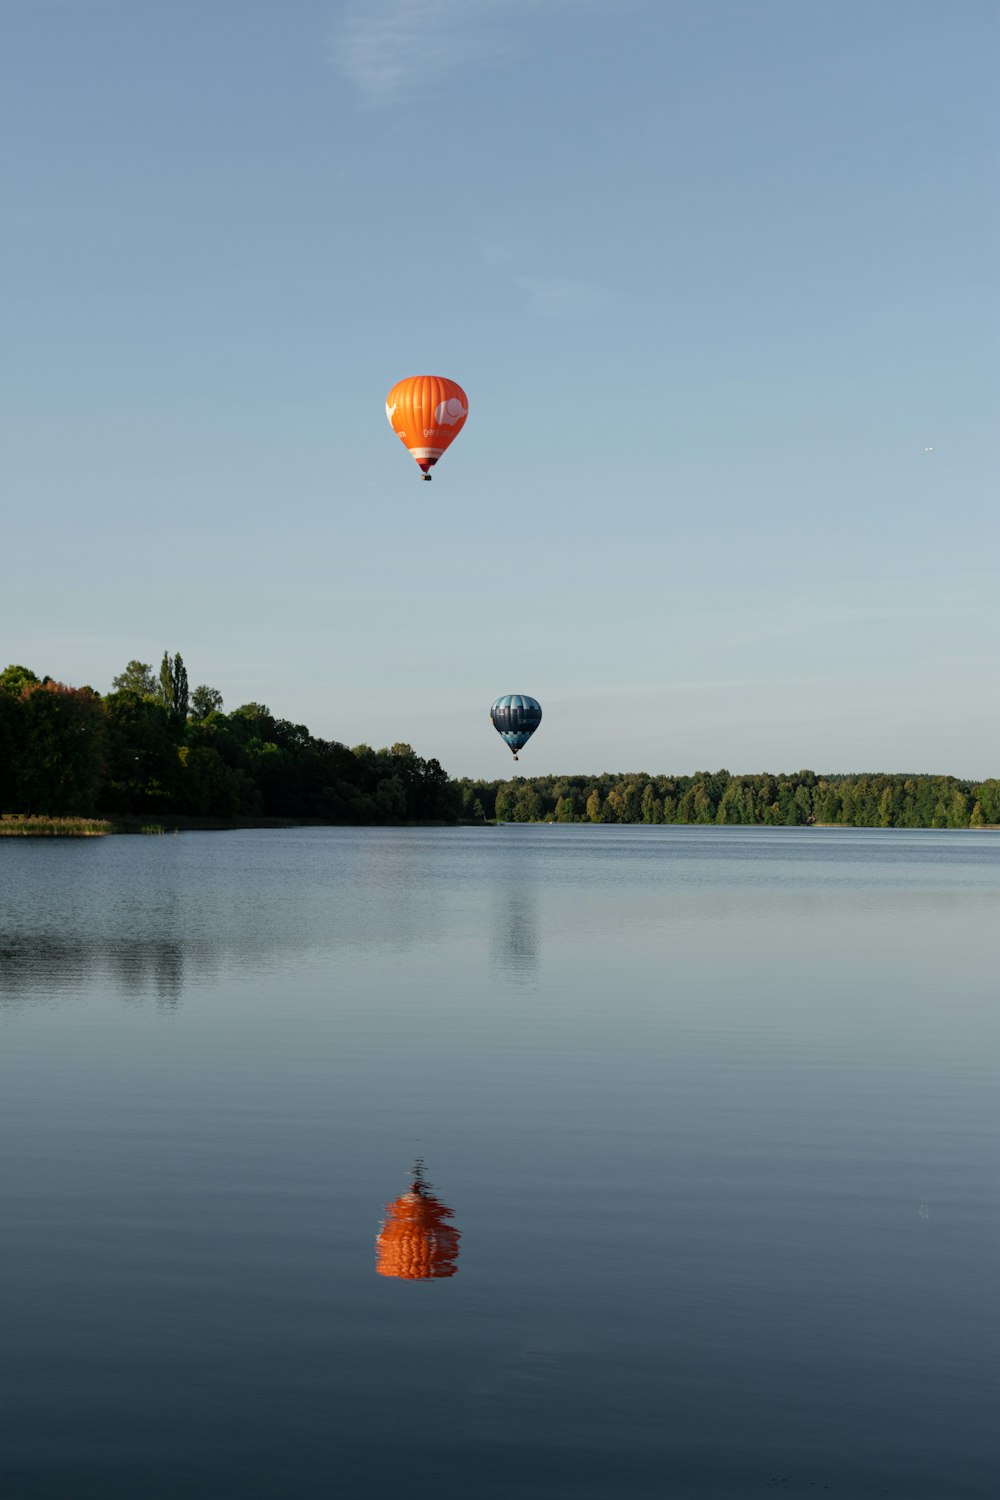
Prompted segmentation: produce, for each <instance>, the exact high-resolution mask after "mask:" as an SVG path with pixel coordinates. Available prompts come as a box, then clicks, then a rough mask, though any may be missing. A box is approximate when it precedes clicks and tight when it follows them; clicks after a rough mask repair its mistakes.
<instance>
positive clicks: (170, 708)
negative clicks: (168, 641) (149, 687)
mask: <svg viewBox="0 0 1000 1500" xmlns="http://www.w3.org/2000/svg"><path fill="white" fill-rule="evenodd" d="M159 694H160V701H161V703H162V704H163V706H164V707H165V708H166V710H167V712H168V713H169V714H170V715H171V717H172V718H173V720H174V722H175V723H176V724H183V723H184V721H185V719H186V718H187V716H188V674H187V669H186V668H185V666H184V662H183V661H182V660H181V656H180V652H178V653H177V655H176V656H173V657H171V655H170V652H169V651H164V653H163V660H162V662H161V663H160V680H159Z"/></svg>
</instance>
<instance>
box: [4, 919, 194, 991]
mask: <svg viewBox="0 0 1000 1500" xmlns="http://www.w3.org/2000/svg"><path fill="white" fill-rule="evenodd" d="M221 956H222V955H221V954H220V953H219V952H217V951H215V950H212V949H210V950H208V951H206V950H205V946H204V945H194V946H192V945H190V944H185V943H181V942H178V941H177V940H176V939H172V938H154V937H142V938H104V937H82V938H78V939H75V940H73V941H67V940H66V939H65V938H61V937H54V936H50V935H48V934H45V933H32V934H30V936H29V935H27V934H18V933H15V934H0V1006H3V1005H19V1004H26V1003H28V1002H30V1001H33V1000H38V999H45V998H49V997H52V998H54V997H55V996H57V995H60V994H64V993H65V992H67V991H71V990H75V989H78V988H79V987H80V986H81V985H88V984H91V983H93V981H94V980H96V979H100V978H102V977H105V978H108V979H110V980H111V981H112V983H113V984H114V985H115V986H116V987H117V989H118V990H119V991H120V993H121V996H122V998H123V999H124V1000H126V1001H137V1000H142V999H145V998H147V997H148V996H150V995H153V996H155V997H156V1000H157V1001H158V1003H159V1004H161V1005H163V1006H167V1007H172V1006H175V1005H177V1004H178V1003H179V1002H180V999H181V996H182V994H183V990H184V983H185V979H186V977H188V975H189V973H190V971H191V969H192V968H195V969H200V970H201V971H202V972H206V971H207V972H212V971H213V970H214V969H216V968H217V967H218V964H219V961H220V959H221ZM46 992H48V994H47V995H46Z"/></svg>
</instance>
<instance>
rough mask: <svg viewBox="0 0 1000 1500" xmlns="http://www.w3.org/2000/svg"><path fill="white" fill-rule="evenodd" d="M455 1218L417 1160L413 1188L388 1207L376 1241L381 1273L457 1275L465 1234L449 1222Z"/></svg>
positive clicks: (411, 1277)
mask: <svg viewBox="0 0 1000 1500" xmlns="http://www.w3.org/2000/svg"><path fill="white" fill-rule="evenodd" d="M453 1217H454V1215H453V1213H452V1210H451V1209H450V1208H446V1207H445V1205H444V1204H443V1203H442V1202H441V1201H440V1200H439V1199H438V1198H436V1197H435V1196H434V1194H433V1193H432V1192H431V1191H430V1184H429V1183H428V1182H425V1181H424V1175H423V1164H422V1162H419V1161H418V1162H417V1164H416V1166H415V1167H414V1169H413V1182H412V1185H411V1187H410V1191H409V1192H408V1193H404V1194H403V1196H402V1197H401V1198H397V1199H396V1200H395V1202H393V1203H387V1204H386V1206H385V1220H384V1222H383V1224H382V1228H381V1231H380V1233H379V1237H378V1239H377V1240H376V1242H375V1252H376V1259H375V1269H376V1271H377V1272H378V1274H379V1275H380V1276H398V1277H400V1278H401V1279H402V1280H404V1281H432V1280H435V1279H436V1278H438V1277H441V1276H454V1275H455V1274H456V1273H457V1271H458V1266H457V1265H456V1264H455V1262H456V1261H457V1259H458V1242H459V1240H460V1239H461V1237H462V1236H461V1235H460V1233H459V1231H458V1230H457V1229H455V1228H454V1227H453V1226H452V1225H451V1224H449V1223H448V1222H447V1220H448V1219H451V1218H453Z"/></svg>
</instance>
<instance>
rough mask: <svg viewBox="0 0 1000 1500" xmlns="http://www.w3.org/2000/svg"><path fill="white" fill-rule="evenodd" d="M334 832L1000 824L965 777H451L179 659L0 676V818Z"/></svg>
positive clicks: (984, 793)
mask: <svg viewBox="0 0 1000 1500" xmlns="http://www.w3.org/2000/svg"><path fill="white" fill-rule="evenodd" d="M4 811H9V812H19V813H34V814H44V815H60V814H63V815H65V814H70V815H75V816H88V815H90V814H93V813H100V814H104V815H110V816H116V815H117V816H123V817H129V816H140V817H147V816H148V815H150V814H153V815H154V816H156V815H165V816H169V815H171V814H175V815H179V816H190V817H203V818H216V819H220V820H235V819H241V818H249V819H252V818H258V817H276V818H290V819H304V820H309V821H313V820H315V821H322V822H329V823H354V824H357V823H360V824H372V823H375V824H379V823H381V824H389V823H415V822H421V823H455V822H459V821H467V822H473V823H483V822H491V821H493V820H494V819H495V820H497V821H499V822H513V823H530V822H556V823H702V824H705V823H715V824H719V823H723V824H724V823H744V824H758V825H764V826H785V827H791V826H802V825H808V824H844V825H848V826H852V827H862V828H970V827H971V828H981V827H986V826H988V825H997V824H1000V781H997V780H989V781H981V782H971V781H961V780H959V779H957V778H956V777H954V776H924V775H907V774H899V775H868V774H855V775H817V774H816V773H815V772H813V771H797V772H794V773H793V774H791V775H771V774H769V773H767V772H762V773H760V774H757V775H751V776H733V775H730V773H729V772H728V771H725V770H723V771H714V772H709V771H696V772H695V773H694V775H693V776H650V775H647V774H646V773H645V772H629V773H623V774H620V775H611V774H605V775H601V776H531V777H517V778H516V779H515V780H512V781H510V780H508V781H503V780H493V781H477V780H470V779H468V778H463V779H462V780H461V781H453V780H452V779H451V778H450V777H449V776H448V774H447V773H446V772H445V771H444V770H443V769H442V767H441V765H440V763H439V762H438V761H437V760H424V759H423V758H422V757H421V756H419V755H417V754H416V753H415V752H414V751H413V750H412V749H411V747H410V746H409V745H406V744H396V745H393V746H391V747H390V748H389V749H384V750H373V749H372V748H371V747H370V746H368V745H356V746H355V747H354V748H353V749H349V748H348V747H347V746H346V745H343V744H341V743H340V742H339V741H336V740H323V739H317V738H316V737H315V736H313V735H312V734H310V732H309V730H308V729H307V728H306V726H305V725H304V724H293V723H291V722H290V721H289V720H287V719H279V718H275V717H274V715H273V714H272V713H271V712H270V710H269V709H268V708H266V707H265V706H264V705H263V704H260V703H245V704H243V705H242V706H241V707H240V708H237V709H234V710H233V711H232V712H231V713H225V712H224V705H223V700H222V695H221V694H220V693H219V692H218V691H217V690H216V689H215V688H212V687H209V686H207V685H206V684H202V685H200V686H198V687H195V688H194V689H193V690H192V689H190V688H189V684H188V675H187V670H186V668H185V666H184V662H183V660H182V658H181V657H180V655H179V654H177V655H171V654H170V652H166V651H165V652H164V654H163V660H162V661H161V663H160V667H159V671H154V670H153V668H152V666H151V665H150V664H149V663H146V662H141V661H130V662H129V663H128V665H127V666H126V667H125V669H124V671H122V672H121V673H120V674H119V675H118V676H117V677H116V678H115V679H114V681H113V683H112V690H111V692H110V693H107V694H104V695H103V696H102V694H100V693H99V692H96V691H95V690H94V689H93V688H91V687H79V688H78V687H68V686H67V685H66V684H64V683H61V682H56V681H54V680H53V679H52V678H50V677H42V678H39V677H38V676H36V674H35V673H34V672H33V671H31V670H30V669H29V668H27V667H23V666H9V667H7V668H6V670H5V671H3V672H0V814H2V813H3V812H4Z"/></svg>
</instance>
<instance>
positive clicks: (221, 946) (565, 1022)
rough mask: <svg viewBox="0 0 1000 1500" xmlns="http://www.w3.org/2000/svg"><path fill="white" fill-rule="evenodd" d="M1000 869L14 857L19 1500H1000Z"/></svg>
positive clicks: (232, 851)
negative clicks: (763, 1499)
mask: <svg viewBox="0 0 1000 1500" xmlns="http://www.w3.org/2000/svg"><path fill="white" fill-rule="evenodd" d="M998 850H1000V843H998V840H997V838H996V836H994V835H992V834H976V833H971V832H969V833H966V832H946V831H907V832H892V831H888V830H854V829H781V828H776V829H758V828H715V827H708V828H703V829H702V828H693V827H688V828H682V827H648V828H647V827H603V826H598V827H588V826H571V827H561V826H558V825H552V826H546V825H540V826H517V825H512V826H506V827H499V828H482V829H476V828H461V829H342V828H339V829H334V828H302V829H289V830H267V831H259V830H254V831H244V832H234V833H188V834H181V835H177V836H169V835H168V836H165V837H161V838H151V837H147V838H140V837H135V838H108V839H81V840H56V839H52V840H22V839H5V840H0V1139H2V1143H3V1149H2V1153H0V1205H2V1216H0V1329H2V1346H3V1358H2V1361H0V1426H2V1429H3V1438H2V1443H0V1493H2V1494H3V1495H4V1497H5V1500H41V1497H45V1500H91V1497H92V1500H119V1497H120V1500H126V1497H127V1500H166V1497H170V1500H173V1497H178V1500H180V1497H183V1500H201V1497H205V1500H208V1497H211V1500H230V1497H232V1500H237V1497H238V1500H256V1497H269V1500H270V1497H274V1500H277V1497H289V1496H294V1497H296V1500H312V1497H320V1496H324V1497H326V1496H334V1495H336V1496H344V1497H353V1496H365V1497H381V1496H388V1495H394V1494H396V1493H397V1492H398V1493H400V1494H405V1495H406V1496H408V1497H412V1500H422V1497H425V1496H426V1497H432V1496H433V1497H435V1500H440V1497H443V1496H447V1497H450V1496H456V1497H463V1500H465V1497H475V1500H501V1497H503V1500H507V1497H515V1496H516V1497H523V1500H535V1497H538V1500H542V1497H544V1500H564V1497H565V1500H613V1497H637V1500H647V1497H648V1500H654V1497H655V1500H663V1497H668V1500H674V1497H676V1500H688V1497H696V1500H697V1497H719V1500H732V1497H737V1500H740V1497H757V1496H773V1495H776V1494H784V1495H792V1496H822V1495H828V1496H830V1497H841V1500H848V1497H849V1500H868V1497H872V1500H874V1497H880V1496H890V1497H893V1500H924V1497H926V1500H962V1497H977V1500H978V1497H985V1496H987V1495H989V1496H992V1494H993V1493H995V1491H996V1487H997V1479H998V1465H997V1458H998V1453H997V1441H996V1437H995V1433H996V1430H997V1427H998V1424H997V1422H996V1420H995V1417H996V1398H997V1394H998V1389H997V1373H998V1360H997V1355H998V1338H997V1316H996V1315H997V1274H996V1249H997V1233H996V1230H997V1193H996V1188H997V1173H996V1167H997V1154H996V1130H997V1124H998V1107H997V1093H996V1084H995V1075H996V1065H997V1034H996V1020H997V981H998V977H1000V972H998V963H997V952H998V946H1000V945H998V932H1000V923H998V906H1000V903H998V894H1000V864H998V861H997V852H998ZM415 1163H419V1165H418V1166H417V1168H416V1173H417V1175H416V1176H415V1175H414V1171H415ZM415 1183H416V1187H414V1184H415ZM389 1204H392V1205H393V1207H392V1208H391V1209H387V1205H389ZM448 1210H450V1213H449V1212H447V1211H448ZM377 1241H378V1243H377Z"/></svg>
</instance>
